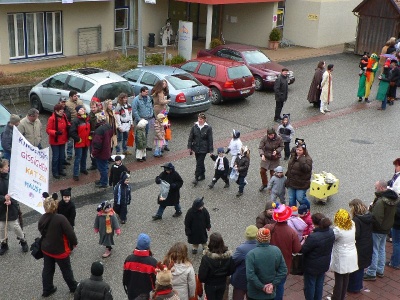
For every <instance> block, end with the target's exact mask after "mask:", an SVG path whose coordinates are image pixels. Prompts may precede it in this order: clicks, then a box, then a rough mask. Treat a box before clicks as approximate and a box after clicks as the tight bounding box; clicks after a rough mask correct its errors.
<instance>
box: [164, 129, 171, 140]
mask: <svg viewBox="0 0 400 300" xmlns="http://www.w3.org/2000/svg"><path fill="white" fill-rule="evenodd" d="M164 138H165V140H166V141H170V140H171V139H172V131H171V128H166V129H165V137H164Z"/></svg>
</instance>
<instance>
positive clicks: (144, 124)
mask: <svg viewBox="0 0 400 300" xmlns="http://www.w3.org/2000/svg"><path fill="white" fill-rule="evenodd" d="M148 123H149V122H148V121H147V120H145V119H141V120H140V121H139V123H138V124H137V125H136V127H137V128H145V127H146V125H147V124H148Z"/></svg>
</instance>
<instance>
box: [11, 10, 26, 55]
mask: <svg viewBox="0 0 400 300" xmlns="http://www.w3.org/2000/svg"><path fill="white" fill-rule="evenodd" d="M7 18H8V20H7V21H8V45H9V48H10V58H11V59H12V58H24V57H25V39H24V32H25V26H24V14H22V13H20V14H12V15H7Z"/></svg>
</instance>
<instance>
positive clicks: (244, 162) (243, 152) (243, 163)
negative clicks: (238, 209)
mask: <svg viewBox="0 0 400 300" xmlns="http://www.w3.org/2000/svg"><path fill="white" fill-rule="evenodd" d="M249 166H250V150H249V148H247V146H242V148H241V149H240V154H239V155H238V156H237V157H236V161H235V165H234V168H235V169H236V170H237V171H238V173H239V177H238V179H237V180H236V183H237V184H238V185H239V191H238V192H237V194H236V197H240V196H242V195H243V191H244V186H245V185H246V184H247V181H246V176H247V172H248V171H249Z"/></svg>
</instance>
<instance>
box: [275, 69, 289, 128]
mask: <svg viewBox="0 0 400 300" xmlns="http://www.w3.org/2000/svg"><path fill="white" fill-rule="evenodd" d="M288 72H289V70H288V69H286V68H283V69H282V72H281V75H279V77H278V78H277V79H276V80H275V84H274V92H275V103H276V104H275V117H274V121H275V122H278V123H280V122H281V120H282V117H281V112H282V108H283V104H284V103H285V101H286V100H287V98H288V86H289V84H288V76H287V75H288Z"/></svg>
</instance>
